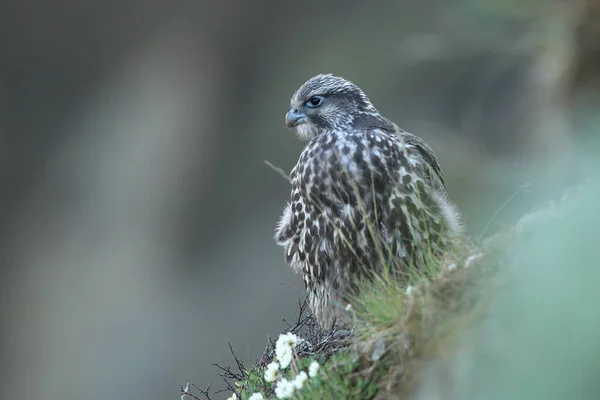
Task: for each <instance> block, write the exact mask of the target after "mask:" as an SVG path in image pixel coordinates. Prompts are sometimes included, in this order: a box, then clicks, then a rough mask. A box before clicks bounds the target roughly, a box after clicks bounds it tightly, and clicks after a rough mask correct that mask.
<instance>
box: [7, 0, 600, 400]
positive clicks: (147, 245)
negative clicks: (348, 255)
mask: <svg viewBox="0 0 600 400" xmlns="http://www.w3.org/2000/svg"><path fill="white" fill-rule="evenodd" d="M374 4H375V3H367V2H364V1H356V0H345V1H343V2H342V1H337V2H321V1H312V0H308V1H303V2H282V1H277V0H261V1H255V2H247V1H242V0H237V1H234V0H231V1H221V2H208V1H202V0H200V1H189V0H172V1H158V0H144V1H142V0H120V1H115V0H105V1H83V2H75V1H72V0H59V1H54V2H44V1H40V0H20V1H16V0H12V1H9V0H4V1H2V2H1V3H0V184H1V190H0V196H1V197H0V256H1V261H2V262H1V264H0V299H1V302H0V309H1V312H2V314H1V316H0V318H1V320H0V327H1V328H0V338H1V339H0V340H1V342H0V343H1V344H2V358H1V360H2V361H1V362H2V365H0V368H1V370H2V374H1V378H0V379H2V380H4V382H0V397H1V398H3V399H4V398H6V399H8V398H16V397H17V396H18V397H19V398H25V399H34V398H44V399H48V400H54V399H79V398H85V399H91V400H95V399H111V398H112V399H132V398H133V399H175V398H178V396H179V385H181V384H185V383H186V382H187V381H188V380H191V381H192V382H194V383H196V384H198V385H199V386H205V385H206V384H208V383H209V382H213V388H214V389H218V388H220V387H221V382H220V380H219V377H218V375H217V370H216V369H215V368H214V367H213V366H212V364H213V363H215V362H216V363H219V364H221V365H231V364H233V360H232V359H231V358H230V356H229V354H228V347H227V342H228V341H229V342H231V343H232V345H233V347H234V349H236V351H237V353H238V354H239V355H241V356H243V357H244V358H245V359H246V360H249V361H250V362H252V361H253V360H254V359H255V358H256V357H258V356H260V354H261V352H262V351H263V349H264V346H265V344H266V338H267V336H269V335H270V336H275V335H277V334H278V333H279V331H280V330H281V329H283V328H285V326H286V325H285V324H284V323H283V322H282V321H281V319H282V318H288V319H292V318H294V316H295V315H296V314H295V312H296V310H297V304H298V303H297V302H298V299H301V298H303V297H304V289H303V287H302V283H301V279H300V277H298V276H294V274H293V272H292V271H291V269H289V268H288V267H287V266H286V265H285V263H284V260H283V254H282V252H281V251H280V249H279V248H278V247H277V246H276V245H275V243H274V242H273V240H272V234H273V229H274V227H275V223H276V221H277V220H278V218H279V216H280V214H281V212H282V210H283V206H284V204H285V201H286V200H287V199H288V197H289V187H288V183H287V182H286V181H285V180H284V179H283V178H282V177H281V176H279V175H278V174H277V173H275V172H274V171H273V170H271V169H269V168H268V167H267V166H266V165H265V164H264V160H268V161H270V162H272V163H273V164H275V165H277V166H279V167H281V168H283V169H284V170H286V171H289V170H290V169H291V168H292V167H293V165H294V164H295V163H296V160H297V158H298V155H299V153H300V151H301V149H302V147H303V145H304V144H303V143H302V142H299V141H298V140H297V139H296V138H295V137H294V136H293V134H292V133H291V132H289V131H288V130H287V129H286V128H285V125H284V114H285V112H286V111H287V108H288V105H289V99H290V97H291V95H292V94H293V92H294V91H295V90H296V89H297V88H298V87H299V86H300V85H301V84H302V83H303V82H304V81H306V80H307V79H308V78H310V77H311V76H313V75H316V74H318V73H322V72H325V73H326V72H332V73H334V74H336V75H341V76H343V77H345V78H347V79H350V80H352V81H354V82H355V83H356V84H358V85H359V86H360V87H361V88H362V89H363V90H364V91H365V92H366V93H367V95H368V96H369V97H370V98H371V100H372V101H373V103H374V104H375V106H376V107H377V108H378V109H379V110H380V111H381V112H382V114H384V115H385V116H387V117H388V118H390V119H392V120H394V121H395V122H396V123H397V124H398V125H400V126H401V127H402V128H403V129H405V130H407V131H410V132H413V133H415V134H418V135H419V136H421V137H423V138H424V139H425V140H427V141H428V142H429V143H430V144H431V146H432V147H433V149H434V150H435V151H436V153H437V155H438V157H439V158H440V160H441V163H442V166H443V168H444V172H445V175H446V180H447V183H448V188H449V191H450V194H451V197H452V198H453V199H454V200H455V202H456V203H457V204H458V206H459V208H460V209H461V210H462V211H463V212H464V214H465V220H466V222H467V226H468V228H469V231H470V232H471V233H472V234H473V235H474V236H475V237H477V236H478V235H480V234H481V233H482V231H483V230H485V233H486V235H487V234H490V233H492V232H494V231H496V230H498V229H499V228H501V227H502V226H505V225H506V224H510V222H511V221H513V220H515V218H517V217H518V216H520V215H521V214H522V213H523V212H524V211H527V210H529V209H531V207H534V206H535V205H536V204H540V203H541V202H543V201H546V200H548V199H552V198H554V197H556V196H558V195H560V193H562V190H563V189H564V187H565V186H568V185H572V184H575V183H577V181H578V179H580V177H581V176H585V164H586V162H585V161H586V160H587V159H590V160H591V159H593V158H594V157H597V153H595V149H597V148H596V147H594V146H592V144H593V143H594V139H597V135H596V134H595V133H596V132H597V131H598V129H597V128H598V126H600V121H599V120H598V118H599V115H600V114H599V113H598V110H599V105H600V96H599V93H600V2H599V1H597V0H570V1H566V0H564V1H560V0H526V1H516V0H515V1H506V0H479V1H478V0H453V1H447V0H422V1H420V2H414V1H409V0H402V1H399V0H388V1H380V2H377V3H376V4H377V5H374ZM527 183H528V184H529V186H528V188H529V189H528V190H523V189H522V188H523V187H524V185H525V184H527ZM515 194H516V198H518V201H517V200H515V201H510V202H508V204H507V205H505V206H503V204H504V203H506V202H507V199H509V198H511V197H515ZM498 210H499V211H498ZM494 215H495V217H493V218H492V216H494ZM223 397H225V396H223ZM214 398H217V399H218V398H220V396H219V395H217V396H215V397H214Z"/></svg>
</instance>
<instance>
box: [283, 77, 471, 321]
mask: <svg viewBox="0 0 600 400" xmlns="http://www.w3.org/2000/svg"><path fill="white" fill-rule="evenodd" d="M315 96H316V97H317V98H318V99H317V100H314V98H315ZM311 101H313V102H318V103H319V105H318V106H313V105H312V104H309V102H311ZM291 106H292V109H291V110H290V113H288V116H287V118H288V126H294V127H295V129H296V132H297V133H298V135H299V136H300V137H301V138H305V139H309V142H308V144H307V145H306V147H305V148H304V150H303V151H302V153H301V155H300V159H299V161H298V163H297V164H296V166H295V167H294V168H293V170H292V172H291V174H290V178H291V183H292V193H291V202H290V203H288V204H287V206H286V207H285V210H284V213H283V216H282V217H281V220H280V222H279V224H278V226H277V229H276V233H275V240H276V241H277V243H278V244H279V245H280V246H282V247H283V248H284V250H285V259H286V261H287V262H288V264H289V265H290V266H291V267H292V268H293V269H294V270H295V271H296V272H301V273H302V275H303V279H304V284H305V286H306V289H307V291H308V293H309V304H310V306H311V309H312V311H313V313H314V314H315V316H316V318H317V320H318V322H319V323H320V324H321V326H324V327H328V326H330V325H331V323H332V322H333V320H334V319H336V318H338V319H339V318H342V319H343V318H344V312H343V311H342V310H343V308H342V307H343V305H344V303H345V299H346V297H347V296H348V295H349V294H353V293H355V290H356V287H355V285H354V282H355V281H356V279H357V278H360V277H365V276H368V272H377V271H379V270H380V268H381V266H382V265H383V264H384V263H389V264H390V265H392V266H393V268H394V270H395V272H397V273H400V274H401V273H402V270H403V269H405V267H406V265H408V263H413V265H416V266H417V267H420V266H422V265H423V263H424V262H425V261H424V254H425V251H426V249H428V250H429V251H434V252H440V251H442V250H443V249H444V247H445V246H446V245H447V243H448V241H449V240H450V239H451V238H452V237H453V236H456V235H457V234H459V233H460V230H461V224H460V217H459V214H458V211H457V210H456V208H455V207H454V206H453V205H452V204H451V203H450V201H449V200H448V197H447V194H446V189H445V185H444V181H443V177H442V171H441V168H440V166H439V163H438V161H437V159H436V157H435V155H434V154H433V151H432V150H431V149H430V148H429V146H427V144H426V143H425V142H424V141H423V140H421V139H419V138H418V137H416V136H414V135H412V134H410V133H407V132H405V131H403V130H401V129H400V128H398V127H397V126H396V125H395V124H394V123H392V122H391V121H389V120H388V119H386V118H384V117H382V116H381V115H380V114H379V112H378V111H377V110H376V109H375V107H373V105H372V104H371V102H370V101H369V99H368V98H367V96H366V95H365V94H364V93H363V92H362V90H360V89H359V88H358V87H357V86H356V85H354V84H353V83H351V82H349V81H347V80H345V79H343V78H339V77H335V76H333V75H329V74H328V75H318V76H315V77H313V78H311V79H310V80H308V81H307V82H306V83H305V84H304V85H302V86H301V87H300V88H299V89H298V91H297V92H296V93H295V94H294V96H293V97H292V100H291Z"/></svg>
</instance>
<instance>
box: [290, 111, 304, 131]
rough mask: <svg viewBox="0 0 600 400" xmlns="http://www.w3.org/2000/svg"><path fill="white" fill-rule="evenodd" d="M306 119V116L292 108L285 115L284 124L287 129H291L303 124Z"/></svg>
mask: <svg viewBox="0 0 600 400" xmlns="http://www.w3.org/2000/svg"><path fill="white" fill-rule="evenodd" d="M305 119H306V114H304V113H303V112H301V111H300V110H298V109H297V108H292V109H291V110H290V111H288V113H287V114H285V124H286V125H287V127H288V128H292V127H294V126H296V125H300V124H303V123H304V120H305Z"/></svg>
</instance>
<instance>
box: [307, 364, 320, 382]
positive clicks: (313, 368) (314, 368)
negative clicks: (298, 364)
mask: <svg viewBox="0 0 600 400" xmlns="http://www.w3.org/2000/svg"><path fill="white" fill-rule="evenodd" d="M319 367H320V365H319V363H318V362H316V361H313V362H311V363H310V366H309V367H308V376H310V377H311V378H314V377H315V376H317V374H318V373H319Z"/></svg>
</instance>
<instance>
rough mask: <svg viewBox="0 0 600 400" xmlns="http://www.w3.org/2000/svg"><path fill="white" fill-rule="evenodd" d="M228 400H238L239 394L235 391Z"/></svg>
mask: <svg viewBox="0 0 600 400" xmlns="http://www.w3.org/2000/svg"><path fill="white" fill-rule="evenodd" d="M227 400H237V394H235V393H233V394H232V395H231V396H230V397H228V398H227Z"/></svg>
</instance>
